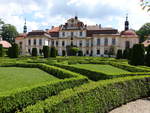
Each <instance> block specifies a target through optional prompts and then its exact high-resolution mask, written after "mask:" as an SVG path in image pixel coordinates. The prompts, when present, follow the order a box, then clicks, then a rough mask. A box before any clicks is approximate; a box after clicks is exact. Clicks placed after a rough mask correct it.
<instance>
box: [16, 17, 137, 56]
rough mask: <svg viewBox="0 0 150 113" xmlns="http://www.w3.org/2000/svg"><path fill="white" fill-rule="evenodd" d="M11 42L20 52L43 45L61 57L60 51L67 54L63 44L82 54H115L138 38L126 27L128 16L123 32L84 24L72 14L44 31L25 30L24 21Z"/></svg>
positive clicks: (40, 48)
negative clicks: (55, 50) (21, 32)
mask: <svg viewBox="0 0 150 113" xmlns="http://www.w3.org/2000/svg"><path fill="white" fill-rule="evenodd" d="M15 42H16V43H17V44H18V45H19V47H20V52H21V54H22V55H27V54H30V53H31V51H32V48H37V50H38V54H40V51H41V50H42V48H43V46H49V47H52V46H54V47H56V49H57V51H58V55H60V56H61V55H62V53H63V51H65V52H66V53H67V47H69V46H75V47H78V48H79V49H80V50H81V51H82V52H83V55H85V56H105V55H108V54H109V52H110V51H112V49H113V51H114V52H115V53H116V52H117V50H118V49H122V50H124V49H125V48H131V47H132V46H133V45H134V44H137V43H139V38H138V36H137V35H136V33H135V32H134V31H133V30H131V29H129V21H128V17H126V21H125V29H124V31H122V32H119V31H118V30H117V29H114V28H108V27H102V26H101V25H85V24H84V23H83V22H81V21H80V20H79V19H78V17H77V16H75V17H74V18H71V19H69V20H67V22H66V23H65V24H64V25H60V26H58V27H52V28H51V29H50V30H45V31H44V30H33V31H31V32H28V33H27V27H26V22H25V26H24V33H23V34H20V35H19V36H18V37H16V39H15Z"/></svg>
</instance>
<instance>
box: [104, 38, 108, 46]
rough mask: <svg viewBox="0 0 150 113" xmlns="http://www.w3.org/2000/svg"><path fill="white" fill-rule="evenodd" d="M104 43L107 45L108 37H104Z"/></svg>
mask: <svg viewBox="0 0 150 113" xmlns="http://www.w3.org/2000/svg"><path fill="white" fill-rule="evenodd" d="M104 45H105V46H108V38H105V41H104Z"/></svg>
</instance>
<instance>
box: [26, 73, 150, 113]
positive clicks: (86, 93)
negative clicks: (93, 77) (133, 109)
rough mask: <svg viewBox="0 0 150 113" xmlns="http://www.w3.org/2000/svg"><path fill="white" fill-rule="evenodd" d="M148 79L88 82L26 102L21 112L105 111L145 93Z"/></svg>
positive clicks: (77, 112) (96, 112) (89, 112)
mask: <svg viewBox="0 0 150 113" xmlns="http://www.w3.org/2000/svg"><path fill="white" fill-rule="evenodd" d="M148 82H150V81H149V80H148V79H147V78H146V76H144V77H126V78H118V79H112V80H105V81H100V82H97V83H92V82H91V83H88V84H84V85H82V86H80V87H76V88H73V89H67V90H65V91H62V92H61V93H60V94H58V95H57V96H52V97H50V98H48V99H46V100H45V101H41V102H39V103H37V104H35V105H32V106H28V107H27V108H25V109H24V110H23V113H44V112H45V111H46V112H47V113H107V112H109V111H110V110H112V109H113V108H116V107H118V106H120V105H123V104H125V103H128V102H130V101H133V100H135V99H139V98H142V97H146V96H149V91H150V87H148V86H147V85H146V84H148Z"/></svg>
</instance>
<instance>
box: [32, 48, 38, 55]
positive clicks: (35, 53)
mask: <svg viewBox="0 0 150 113" xmlns="http://www.w3.org/2000/svg"><path fill="white" fill-rule="evenodd" d="M32 56H33V57H36V56H37V48H32Z"/></svg>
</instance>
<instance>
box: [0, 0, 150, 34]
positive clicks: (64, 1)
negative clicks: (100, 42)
mask: <svg viewBox="0 0 150 113" xmlns="http://www.w3.org/2000/svg"><path fill="white" fill-rule="evenodd" d="M139 1H140V0H130V1H129V0H115V1H114V0H42V1H41V0H29V1H26V0H0V3H1V4H0V18H2V19H3V20H4V21H5V22H6V23H10V24H13V25H15V26H16V27H17V29H18V31H19V32H22V31H23V25H24V18H25V17H26V18H27V26H28V29H29V30H28V31H31V30H32V29H45V28H50V27H51V26H52V25H54V26H58V25H60V24H64V23H65V22H66V21H67V19H68V18H69V17H71V16H75V13H76V12H77V13H78V16H79V17H80V19H81V21H83V22H84V23H85V24H90V25H91V24H94V25H95V24H102V26H104V27H105V26H106V27H107V26H111V25H112V27H115V28H118V29H119V30H123V29H124V20H125V15H126V13H128V14H129V20H130V27H131V28H133V29H139V28H140V27H141V26H142V25H143V24H144V23H146V22H149V20H150V15H149V13H147V12H146V11H143V10H142V8H141V6H140V2H139Z"/></svg>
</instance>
